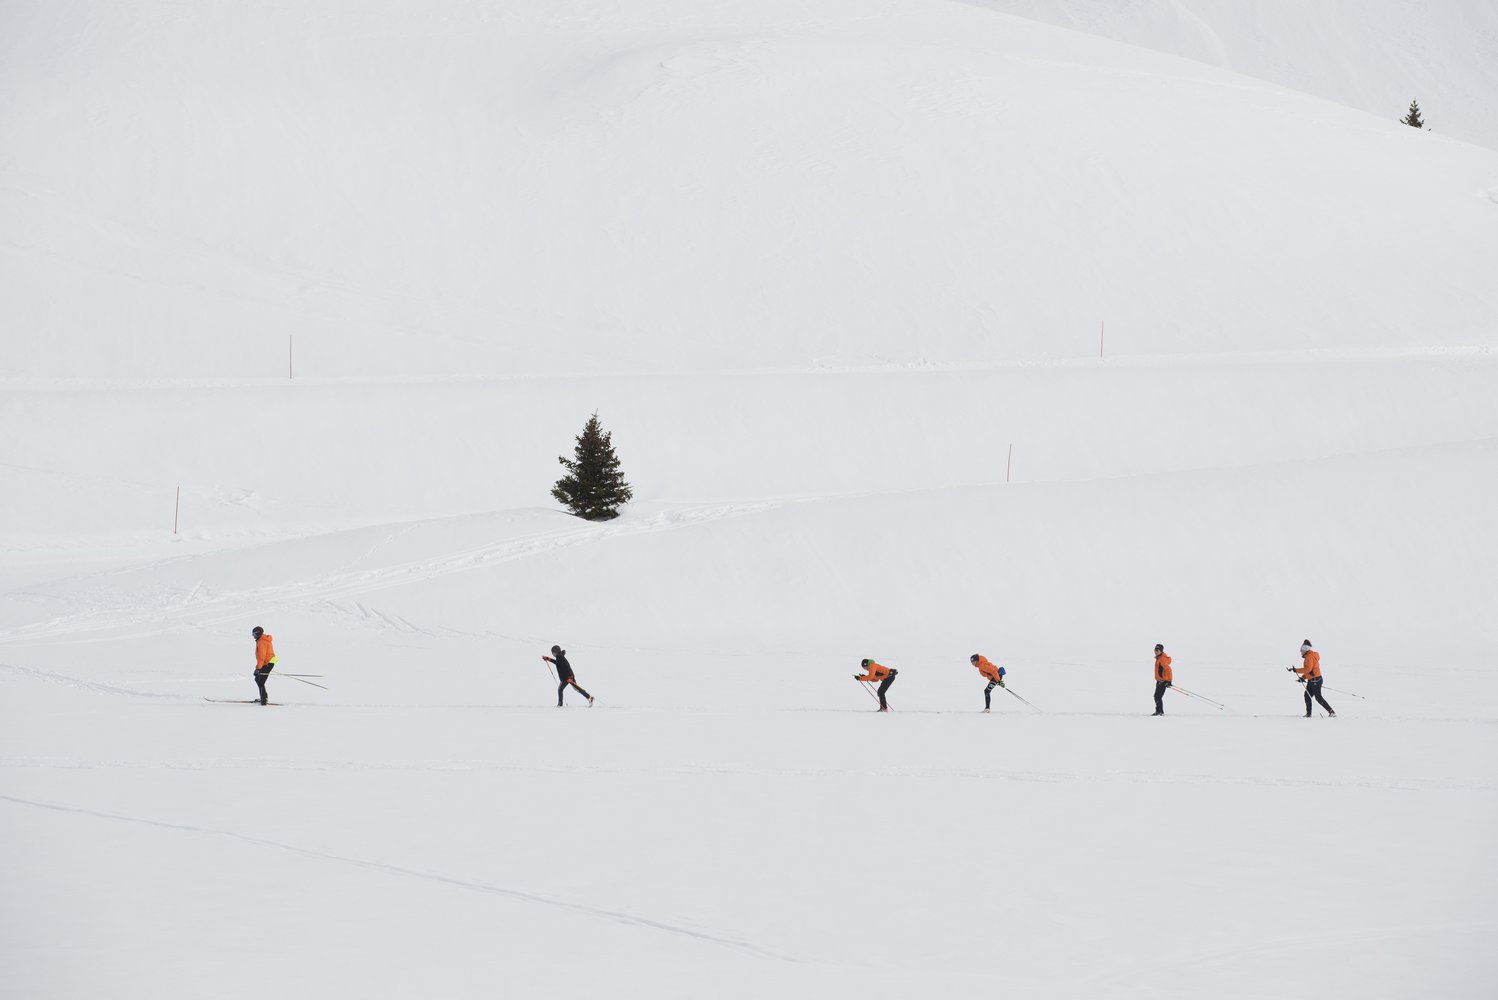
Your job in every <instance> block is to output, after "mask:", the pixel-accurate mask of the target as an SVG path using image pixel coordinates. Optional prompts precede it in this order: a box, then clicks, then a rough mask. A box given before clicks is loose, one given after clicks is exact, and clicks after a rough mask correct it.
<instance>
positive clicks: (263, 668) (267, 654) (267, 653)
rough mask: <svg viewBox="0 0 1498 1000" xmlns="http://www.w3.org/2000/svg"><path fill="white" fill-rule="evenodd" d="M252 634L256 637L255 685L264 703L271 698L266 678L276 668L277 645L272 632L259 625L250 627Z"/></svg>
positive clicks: (261, 701) (261, 702)
mask: <svg viewBox="0 0 1498 1000" xmlns="http://www.w3.org/2000/svg"><path fill="white" fill-rule="evenodd" d="M250 635H252V636H254V637H255V686H256V687H258V688H259V689H260V704H262V705H264V704H265V703H266V702H267V701H269V700H270V696H269V695H267V694H266V693H265V679H266V678H267V677H269V676H270V672H271V671H272V670H274V669H276V647H275V646H274V645H273V644H272V642H271V635H270V633H269V632H267V631H265V629H263V628H261V627H260V626H259V625H256V626H255V627H254V628H252V629H250Z"/></svg>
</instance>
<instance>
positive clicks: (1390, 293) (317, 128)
mask: <svg viewBox="0 0 1498 1000" xmlns="http://www.w3.org/2000/svg"><path fill="white" fill-rule="evenodd" d="M5 18H6V27H7V29H8V30H7V31H6V32H5V38H6V42H5V45H6V48H5V49H4V51H3V53H0V55H3V58H0V128H3V129H4V131H5V134H6V136H7V137H8V141H7V144H6V146H7V150H6V155H5V158H4V161H3V163H0V227H3V230H4V231H5V233H6V234H7V238H6V241H5V244H4V246H3V252H4V255H5V257H4V267H3V269H0V309H3V312H4V314H5V315H6V317H7V335H6V337H5V339H4V342H3V352H4V353H3V354H0V371H4V372H6V373H14V374H20V375H25V376H32V377H40V376H53V377H63V376H69V377H73V376H89V377H100V376H106V377H122V376H134V377H178V378H181V377H201V376H205V375H211V376H274V375H278V374H284V373H285V372H286V371H287V368H288V364H287V362H288V358H287V354H288V339H289V338H294V339H295V343H294V345H293V350H294V352H295V354H296V356H297V362H296V370H297V371H299V372H300V373H301V374H303V375H307V376H313V375H321V376H345V375H370V374H375V375H392V374H411V373H424V374H450V373H453V372H458V371H461V372H465V373H482V374H490V375H514V374H516V373H538V372H555V371H559V370H560V371H569V372H573V371H594V372H599V371H613V372H617V371H631V372H649V371H660V370H669V371H692V370H703V369H711V370H735V371H743V370H760V369H763V368H766V367H773V368H796V369H801V368H809V367H814V366H818V365H821V366H846V365H853V364H857V365H868V364H897V365H899V364H914V363H959V364H974V363H978V364H986V363H991V362H993V361H996V360H1002V359H1011V358H1052V357H1087V356H1091V355H1093V354H1095V353H1096V346H1097V345H1096V341H1097V332H1098V328H1099V324H1100V323H1101V322H1103V321H1107V322H1108V323H1109V325H1110V328H1111V330H1112V343H1113V346H1112V350H1113V351H1114V353H1116V354H1121V355H1122V354H1129V355H1139V354H1154V355H1158V354H1169V353H1178V352H1191V353H1201V352H1221V351H1243V350H1268V349H1283V348H1299V347H1304V346H1307V345H1311V344H1314V345H1315V346H1318V347H1334V346H1367V345H1371V344H1379V345H1393V346H1401V347H1403V346H1413V345H1424V346H1431V345H1440V346H1446V345H1470V344H1486V345H1492V344H1493V336H1494V335H1493V330H1492V324H1491V318H1492V316H1493V315H1494V314H1495V313H1498V291H1495V290H1494V288H1493V285H1494V283H1493V282H1492V281H1491V280H1490V279H1491V268H1490V267H1489V266H1488V265H1489V264H1490V262H1491V261H1492V260H1493V259H1494V256H1495V254H1498V224H1495V220H1498V203H1495V201H1494V198H1495V197H1498V195H1495V192H1498V153H1495V152H1491V151H1485V150H1480V149H1475V148H1472V147H1470V146H1467V145H1465V144H1461V143H1455V142H1452V141H1451V140H1448V139H1445V138H1443V137H1442V136H1440V135H1425V134H1420V133H1416V132H1414V131H1413V130H1411V129H1408V128H1405V127H1403V126H1399V125H1398V124H1397V123H1396V122H1395V121H1393V120H1392V118H1391V119H1387V120H1384V121H1375V120H1372V119H1370V118H1369V117H1368V116H1366V115H1364V114H1360V113H1356V112H1352V111H1349V110H1346V109H1341V108H1336V107H1332V106H1329V105H1327V104H1326V103H1324V102H1321V101H1316V100H1312V99H1309V98H1306V97H1304V96H1301V95H1297V94H1293V93H1289V92H1286V91H1285V90H1283V89H1282V88H1280V87H1277V86H1274V85H1271V84H1258V83H1256V82H1255V81H1252V80H1246V79H1245V78H1243V77H1242V76H1238V75H1235V74H1231V73H1226V72H1223V71H1220V70H1216V69H1212V68H1209V67H1205V66H1201V65H1197V64H1194V63H1188V62H1184V61H1182V60H1180V59H1177V58H1172V57H1169V56H1165V55H1161V54H1159V53H1155V52H1150V51H1144V50H1141V49H1137V48H1132V47H1128V46H1123V45H1118V44H1115V43H1112V42H1109V41H1106V40H1103V39H1098V38H1093V37H1090V36H1087V35H1083V34H1080V33H1063V32H1057V31H1056V30H1054V29H1053V28H1051V27H1049V26H1045V25H1041V24H1037V23H1035V22H1031V21H1025V20H1021V19H1015V18H1004V17H997V16H994V15H993V14H992V13H991V12H988V11H984V10H980V9H976V8H973V7H969V6H964V5H961V4H955V3H931V2H902V3H894V4H887V5H883V6H876V7H873V8H870V6H869V4H867V3H865V2H862V0H815V2H813V3H808V4H798V5H795V6H794V7H790V6H786V5H779V4H762V3H730V2H712V3H700V2H691V3H688V2H685V0H653V2H649V3H634V4H620V3H616V2H612V0H580V2H577V3H570V4H566V5H560V6H559V5H558V4H556V3H554V2H550V0H547V2H539V0H529V2H524V3H515V4H503V5H495V6H488V5H483V4H471V3H463V2H457V0H445V2H439V3H436V4H434V5H432V6H431V7H426V8H423V10H422V12H421V13H419V14H416V13H413V12H412V10H411V8H410V7H409V5H407V4H405V3H389V2H359V3H327V4H312V5H291V6H282V7H275V6H270V7H267V6H261V5H246V6H234V7H230V8H227V9H224V8H194V7H186V8H184V7H182V6H180V5H177V4H160V5H158V4H154V3H129V4H98V5H94V4H83V5H68V6H58V5H55V4H46V3H40V4H34V5H33V4H26V3H14V4H8V5H7V6H6V12H5ZM80 283H83V284H86V286H87V287H88V289H89V292H88V294H86V295H79V294H77V293H76V290H77V288H78V287H79V285H80Z"/></svg>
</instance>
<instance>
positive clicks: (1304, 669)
mask: <svg viewBox="0 0 1498 1000" xmlns="http://www.w3.org/2000/svg"><path fill="white" fill-rule="evenodd" d="M1300 659H1301V666H1298V667H1286V668H1285V669H1286V670H1292V671H1294V672H1295V673H1297V674H1299V675H1300V682H1301V683H1302V684H1304V685H1305V686H1306V690H1305V695H1306V718H1307V719H1309V718H1310V717H1311V699H1312V698H1315V699H1316V700H1317V701H1319V702H1321V707H1322V708H1324V709H1326V714H1327V715H1328V716H1329V717H1331V718H1333V719H1335V718H1336V717H1337V713H1336V712H1333V711H1332V707H1331V706H1330V705H1328V704H1327V703H1326V699H1325V698H1323V697H1321V654H1320V653H1318V652H1316V651H1315V650H1314V649H1312V648H1311V640H1310V639H1307V640H1306V641H1305V642H1303V643H1301V644H1300Z"/></svg>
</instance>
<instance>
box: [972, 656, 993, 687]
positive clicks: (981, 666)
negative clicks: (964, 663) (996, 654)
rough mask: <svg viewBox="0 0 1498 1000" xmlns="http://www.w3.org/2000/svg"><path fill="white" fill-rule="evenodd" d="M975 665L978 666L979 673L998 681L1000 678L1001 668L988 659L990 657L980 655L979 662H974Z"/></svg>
mask: <svg viewBox="0 0 1498 1000" xmlns="http://www.w3.org/2000/svg"><path fill="white" fill-rule="evenodd" d="M973 666H975V667H977V668H978V673H980V674H982V675H983V676H984V677H987V678H988V679H989V680H991V681H996V680H998V679H999V668H998V667H996V666H994V665H993V663H992V662H991V661H990V660H989V659H988V657H986V656H980V657H978V662H977V663H975V664H973Z"/></svg>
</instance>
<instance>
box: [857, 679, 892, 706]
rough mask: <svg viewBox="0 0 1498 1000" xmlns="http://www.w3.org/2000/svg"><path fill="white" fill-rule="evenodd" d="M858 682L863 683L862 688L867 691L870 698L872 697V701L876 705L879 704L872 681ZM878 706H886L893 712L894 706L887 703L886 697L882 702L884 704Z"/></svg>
mask: <svg viewBox="0 0 1498 1000" xmlns="http://www.w3.org/2000/svg"><path fill="white" fill-rule="evenodd" d="M858 683H859V684H862V685H863V689H864V690H865V691H867V692H868V693H869V697H870V698H873V699H874V703H875V704H876V705H877V704H879V694H878V692H876V691H875V690H874V684H873V682H872V681H859V682H858ZM880 707H881V708H888V709H889V710H890V711H891V712H893V711H894V710H895V707H894V706H893V705H891V704H890V703H889V701H888V699H886V700H885V702H884V704H883V705H881V706H880Z"/></svg>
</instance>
